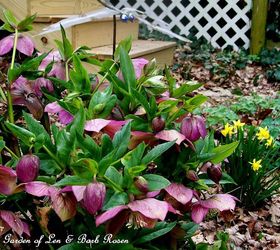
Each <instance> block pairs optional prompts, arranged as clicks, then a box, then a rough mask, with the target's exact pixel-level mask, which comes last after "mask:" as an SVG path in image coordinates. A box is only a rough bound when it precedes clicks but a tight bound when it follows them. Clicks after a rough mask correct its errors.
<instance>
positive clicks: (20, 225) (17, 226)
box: [0, 210, 30, 236]
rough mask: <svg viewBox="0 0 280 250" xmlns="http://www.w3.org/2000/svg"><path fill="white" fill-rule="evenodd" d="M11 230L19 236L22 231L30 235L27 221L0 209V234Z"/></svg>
mask: <svg viewBox="0 0 280 250" xmlns="http://www.w3.org/2000/svg"><path fill="white" fill-rule="evenodd" d="M11 229H12V230H13V231H14V232H15V233H17V234H18V235H19V236H21V235H22V234H23V233H25V234H27V235H28V236H30V231H29V227H28V225H27V223H25V222H24V221H22V220H21V219H20V218H18V217H17V216H16V215H15V214H14V213H13V212H11V211H6V210H0V236H2V235H3V234H5V233H7V232H8V231H9V230H11Z"/></svg>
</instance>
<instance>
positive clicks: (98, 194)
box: [72, 182, 106, 215]
mask: <svg viewBox="0 0 280 250" xmlns="http://www.w3.org/2000/svg"><path fill="white" fill-rule="evenodd" d="M72 191H73V193H74V195H75V197H76V199H77V201H80V202H81V203H82V205H83V206H84V207H85V209H86V210H87V211H88V212H89V213H90V214H92V215H95V214H96V212H97V211H98V210H100V209H101V208H102V207H103V204H104V200H105V195H106V187H105V185H104V184H103V183H102V182H93V183H90V184H88V185H87V186H72Z"/></svg>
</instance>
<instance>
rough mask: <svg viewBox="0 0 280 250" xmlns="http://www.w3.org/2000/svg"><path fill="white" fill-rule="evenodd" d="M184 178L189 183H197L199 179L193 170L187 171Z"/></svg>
mask: <svg viewBox="0 0 280 250" xmlns="http://www.w3.org/2000/svg"><path fill="white" fill-rule="evenodd" d="M186 177H187V178H188V179H189V180H191V181H198V180H199V178H198V176H197V173H196V172H195V171H194V170H189V171H188V172H187V173H186Z"/></svg>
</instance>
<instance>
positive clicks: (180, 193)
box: [164, 183, 193, 205]
mask: <svg viewBox="0 0 280 250" xmlns="http://www.w3.org/2000/svg"><path fill="white" fill-rule="evenodd" d="M164 190H165V191H166V192H167V193H168V194H169V195H170V196H171V197H173V198H174V199H175V200H176V201H178V202H179V203H181V204H183V205H186V204H187V203H188V202H190V201H191V199H192V198H193V190H191V189H189V188H187V187H185V186H184V185H183V184H177V183H171V184H170V185H169V186H167V187H166V188H165V189H164Z"/></svg>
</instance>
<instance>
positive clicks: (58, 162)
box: [43, 145, 64, 170]
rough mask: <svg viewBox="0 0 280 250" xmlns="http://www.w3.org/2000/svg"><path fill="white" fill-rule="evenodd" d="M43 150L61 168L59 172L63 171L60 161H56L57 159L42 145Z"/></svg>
mask: <svg viewBox="0 0 280 250" xmlns="http://www.w3.org/2000/svg"><path fill="white" fill-rule="evenodd" d="M43 149H44V150H45V151H46V152H47V153H48V155H49V156H50V157H51V158H52V159H53V160H54V161H55V162H56V163H57V165H58V166H59V167H60V168H61V170H62V169H64V166H63V165H62V164H61V163H60V161H59V160H58V159H57V157H56V156H55V155H54V154H53V153H52V152H51V151H50V150H49V149H48V148H47V147H46V146H45V145H43Z"/></svg>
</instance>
